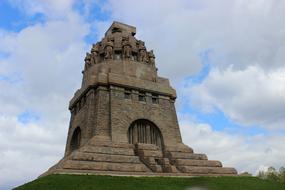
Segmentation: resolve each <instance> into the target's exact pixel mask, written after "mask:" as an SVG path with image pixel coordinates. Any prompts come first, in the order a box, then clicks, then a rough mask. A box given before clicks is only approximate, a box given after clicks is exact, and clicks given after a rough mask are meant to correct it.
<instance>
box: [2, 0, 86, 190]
mask: <svg viewBox="0 0 285 190" xmlns="http://www.w3.org/2000/svg"><path fill="white" fill-rule="evenodd" d="M25 2H26V1H25ZM54 2H55V1H54ZM22 3H24V2H22ZM29 3H31V2H29ZM29 3H28V4H29ZM55 3H56V2H55ZM41 5H42V6H45V5H44V4H41ZM52 6H55V7H57V6H65V5H64V4H62V5H61V4H60V5H56V4H55V5H52ZM61 9H62V8H61V7H58V11H61ZM49 11H51V12H52V11H53V10H52V9H50V10H49V9H47V10H45V11H43V12H44V14H49ZM62 14H65V13H62ZM89 29H90V26H89V24H88V23H86V22H85V21H84V20H83V18H82V17H81V16H79V15H77V14H75V13H74V12H72V11H70V12H69V13H68V14H66V15H65V16H64V17H61V18H60V19H55V18H52V19H48V20H47V21H46V22H44V23H43V24H35V25H32V26H28V27H26V28H24V29H23V30H21V31H20V32H18V33H13V32H9V31H3V30H2V31H1V35H0V38H1V44H0V51H1V52H5V53H7V54H8V56H7V57H4V58H1V60H0V64H1V69H0V75H3V76H8V77H10V78H11V77H12V78H13V77H16V78H17V77H18V78H19V79H20V80H18V81H16V82H11V81H9V80H0V89H1V91H0V105H1V108H2V109H1V110H0V131H1V132H0V152H1V153H0V154H1V155H0V156H1V161H0V173H1V174H5V175H0V189H10V188H11V187H13V186H17V185H20V184H22V183H24V182H27V181H30V180H31V179H35V178H36V177H38V176H39V175H40V174H41V173H43V172H44V171H46V170H47V169H48V168H49V167H51V166H52V165H53V164H54V163H55V162H57V161H58V160H59V159H60V158H61V157H62V156H63V153H64V147H65V142H66V136H67V129H68V124H69V117H70V115H69V111H68V102H69V100H70V98H71V97H72V95H73V93H74V92H75V90H76V88H79V87H80V84H81V71H82V69H83V67H84V56H85V51H86V50H87V49H89V47H88V45H87V44H86V43H85V41H84V37H85V36H86V35H87V34H88V33H89ZM27 110H31V111H32V112H34V113H35V114H37V115H38V116H39V118H40V120H39V121H35V122H31V123H27V124H23V123H21V122H20V121H19V120H18V118H17V117H18V116H19V115H20V114H22V113H24V112H26V111H27Z"/></svg>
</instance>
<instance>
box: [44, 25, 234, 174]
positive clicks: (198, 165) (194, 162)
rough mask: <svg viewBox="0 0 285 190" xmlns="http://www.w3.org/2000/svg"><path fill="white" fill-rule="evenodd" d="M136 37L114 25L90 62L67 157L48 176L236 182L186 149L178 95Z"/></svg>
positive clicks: (76, 101)
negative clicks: (210, 178)
mask: <svg viewBox="0 0 285 190" xmlns="http://www.w3.org/2000/svg"><path fill="white" fill-rule="evenodd" d="M135 34H136V28H135V27H133V26H129V25H126V24H123V23H119V22H113V24H112V25H111V26H110V28H109V29H108V30H107V32H106V33H105V37H104V38H103V39H102V41H100V42H98V43H96V44H93V47H92V49H91V52H90V53H87V54H86V57H85V66H84V71H83V72H82V73H83V80H82V85H81V88H80V89H79V90H77V91H76V93H75V94H74V97H73V98H72V99H71V101H70V104H69V110H70V111H71V119H70V126H69V130H68V137H67V142H66V149H65V155H64V157H63V158H62V160H60V161H59V162H58V163H57V164H56V165H55V166H53V167H51V168H50V169H49V170H48V171H47V172H46V173H44V174H43V175H47V174H51V173H95V174H119V175H120V174H121V175H125V174H127V175H177V176H180V175H181V176H188V175H236V173H237V172H236V170H235V169H234V168H225V167H222V164H221V162H219V161H213V160H208V159H207V156H206V155H205V154H197V153H193V150H192V149H191V148H190V147H188V146H186V145H185V144H183V142H182V139H181V134H180V130H179V125H178V121H177V116H176V111H175V106H174V102H175V99H176V92H175V90H174V89H173V88H172V87H171V86H170V84H169V80H168V79H166V78H162V77H159V76H158V75H157V68H156V65H155V56H154V53H153V51H152V50H151V51H148V50H147V48H146V47H145V43H144V42H143V41H141V40H137V39H136V38H135V37H134V36H135Z"/></svg>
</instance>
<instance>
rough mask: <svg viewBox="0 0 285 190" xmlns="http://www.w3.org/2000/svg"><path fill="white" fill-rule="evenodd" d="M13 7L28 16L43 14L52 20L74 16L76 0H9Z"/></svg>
mask: <svg viewBox="0 0 285 190" xmlns="http://www.w3.org/2000/svg"><path fill="white" fill-rule="evenodd" d="M9 1H10V3H11V5H13V6H14V7H16V8H18V9H20V10H22V11H23V12H25V13H26V14H28V15H34V14H36V13H42V14H44V15H45V16H47V17H48V18H49V19H50V18H60V17H65V16H66V15H68V14H72V6H73V3H74V0H60V1H58V0H28V1H27V0H9Z"/></svg>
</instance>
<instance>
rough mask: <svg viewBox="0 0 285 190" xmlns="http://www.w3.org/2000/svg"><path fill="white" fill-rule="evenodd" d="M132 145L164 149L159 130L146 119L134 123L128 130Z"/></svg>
mask: <svg viewBox="0 0 285 190" xmlns="http://www.w3.org/2000/svg"><path fill="white" fill-rule="evenodd" d="M128 138H129V143H130V144H135V143H145V144H154V145H157V146H159V147H160V148H162V147H163V139H162V135H161V132H160V130H159V128H158V127H157V126H156V125H155V124H154V123H152V122H151V121H148V120H146V119H139V120H136V121H134V122H133V123H132V124H131V126H130V127H129V130H128Z"/></svg>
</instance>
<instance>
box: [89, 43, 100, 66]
mask: <svg viewBox="0 0 285 190" xmlns="http://www.w3.org/2000/svg"><path fill="white" fill-rule="evenodd" d="M91 55H92V56H91V57H92V59H91V62H92V63H93V64H97V63H99V47H98V44H96V45H95V44H93V46H92V49H91Z"/></svg>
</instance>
